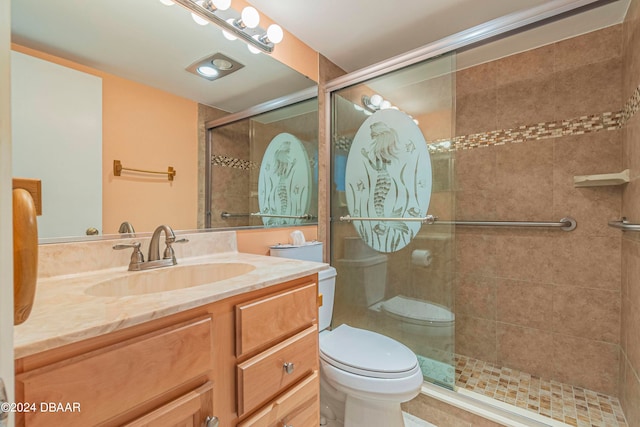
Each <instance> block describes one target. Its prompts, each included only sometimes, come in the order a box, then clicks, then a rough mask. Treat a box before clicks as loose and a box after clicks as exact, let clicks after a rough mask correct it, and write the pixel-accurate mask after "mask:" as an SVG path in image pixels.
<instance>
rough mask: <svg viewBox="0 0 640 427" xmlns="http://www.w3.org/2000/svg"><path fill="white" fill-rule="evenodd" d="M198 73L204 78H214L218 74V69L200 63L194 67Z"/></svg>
mask: <svg viewBox="0 0 640 427" xmlns="http://www.w3.org/2000/svg"><path fill="white" fill-rule="evenodd" d="M196 71H197V72H198V74H200V75H202V76H203V77H206V78H214V77H217V76H218V71H217V70H216V69H215V68H213V67H212V66H210V65H201V66H199V67H198V68H196Z"/></svg>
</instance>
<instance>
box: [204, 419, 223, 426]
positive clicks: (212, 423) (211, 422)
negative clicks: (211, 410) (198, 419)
mask: <svg viewBox="0 0 640 427" xmlns="http://www.w3.org/2000/svg"><path fill="white" fill-rule="evenodd" d="M219 424H220V423H219V421H218V417H207V418H206V419H205V420H204V427H218V425H219Z"/></svg>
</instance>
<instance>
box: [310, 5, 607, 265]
mask: <svg viewBox="0 0 640 427" xmlns="http://www.w3.org/2000/svg"><path fill="white" fill-rule="evenodd" d="M608 3H609V1H607V0H556V1H554V2H552V3H545V4H542V5H540V6H536V7H533V8H530V9H526V10H523V11H519V12H514V13H511V14H509V15H505V16H502V17H500V18H496V19H493V20H491V21H488V22H485V23H484V24H480V25H477V26H475V27H472V28H469V29H467V30H464V31H460V32H458V33H456V34H453V35H451V36H448V37H445V38H442V39H440V40H437V41H435V42H433V43H429V44H427V45H425V46H423V47H421V48H418V49H414V50H411V51H409V52H407V53H404V54H401V55H398V56H394V57H392V58H390V59H387V60H385V61H381V62H378V63H376V64H373V65H371V66H368V67H365V68H361V69H360V70H356V71H353V72H351V73H348V74H345V75H343V76H340V77H338V78H335V79H333V80H330V81H329V82H327V83H326V84H324V85H323V86H321V88H322V90H321V91H322V93H318V98H320V97H323V102H324V111H322V114H323V116H324V118H325V120H324V129H322V130H321V132H320V135H322V133H323V131H324V137H325V140H324V148H325V149H324V150H323V152H320V151H319V152H318V155H319V156H320V159H319V160H320V163H321V164H325V165H330V164H331V163H330V159H331V125H332V123H331V95H332V94H333V92H336V91H338V90H341V89H344V88H346V87H348V86H353V85H356V84H359V83H363V82H365V81H367V80H371V79H373V78H375V77H379V76H382V75H384V74H388V73H391V72H393V71H396V70H400V69H402V68H405V67H408V66H410V65H413V64H416V63H418V62H422V61H426V60H428V59H432V58H435V57H436V56H440V55H444V54H446V53H450V52H453V51H455V50H457V49H460V48H463V47H467V46H471V45H473V44H476V43H479V42H482V41H484V40H487V39H490V38H492V37H496V36H499V35H502V34H505V33H508V32H510V31H514V30H518V29H523V28H525V27H527V26H530V25H533V24H536V23H541V22H542V21H544V20H547V19H549V18H553V17H557V16H559V15H562V14H568V13H570V12H575V11H577V10H578V9H582V8H588V7H597V6H599V5H605V4H608ZM318 105H321V103H320V102H319V103H318ZM322 145H323V144H319V146H320V147H322ZM327 175H328V172H327ZM324 184H325V185H324V188H325V192H324V193H325V194H327V195H330V194H331V180H330V179H325V182H324ZM321 193H322V192H319V194H321ZM331 221H332V218H331V201H330V197H325V200H324V203H323V204H322V208H321V205H320V203H319V204H318V222H319V223H320V222H322V223H323V224H325V225H326V227H325V228H324V230H325V233H326V235H324V236H318V238H319V239H320V240H322V241H325V242H327V243H329V242H330V235H331ZM319 231H320V230H319ZM330 246H331V245H330V244H327V245H325V251H328V250H329V248H330ZM325 253H326V252H325Z"/></svg>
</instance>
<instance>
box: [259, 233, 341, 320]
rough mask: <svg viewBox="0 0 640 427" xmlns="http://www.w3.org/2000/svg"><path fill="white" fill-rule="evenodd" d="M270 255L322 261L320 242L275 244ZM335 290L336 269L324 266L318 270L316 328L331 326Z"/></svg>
mask: <svg viewBox="0 0 640 427" xmlns="http://www.w3.org/2000/svg"><path fill="white" fill-rule="evenodd" d="M269 249H270V251H269V252H270V254H271V256H277V257H282V258H291V259H298V260H301V261H315V262H322V242H309V243H305V244H303V245H275V246H271V247H270V248H269ZM335 291H336V269H335V268H333V267H329V268H326V269H324V270H321V271H319V272H318V292H319V293H320V294H322V305H321V306H320V308H319V309H318V329H319V330H321V331H323V330H325V329H327V328H328V327H329V326H331V318H332V316H333V300H334V296H335Z"/></svg>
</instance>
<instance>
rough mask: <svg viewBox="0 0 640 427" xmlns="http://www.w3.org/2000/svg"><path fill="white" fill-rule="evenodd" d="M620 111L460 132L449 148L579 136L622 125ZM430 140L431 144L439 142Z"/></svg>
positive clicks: (466, 147) (464, 148)
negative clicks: (504, 127)
mask: <svg viewBox="0 0 640 427" xmlns="http://www.w3.org/2000/svg"><path fill="white" fill-rule="evenodd" d="M622 123H623V113H622V111H617V112H606V113H602V114H596V115H592V116H581V117H577V118H575V119H571V120H560V121H555V122H543V123H537V124H535V125H527V126H520V127H517V128H514V129H501V130H495V131H491V132H485V133H476V134H471V135H462V136H457V137H455V138H453V140H452V141H451V142H452V148H451V149H455V150H467V149H471V148H476V147H482V146H488V145H504V144H513V143H519V142H525V141H532V140H540V139H548V138H559V137H561V136H570V135H582V134H585V133H591V132H598V131H601V130H616V129H620V128H621V127H622ZM439 143H441V141H433V142H431V144H439Z"/></svg>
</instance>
